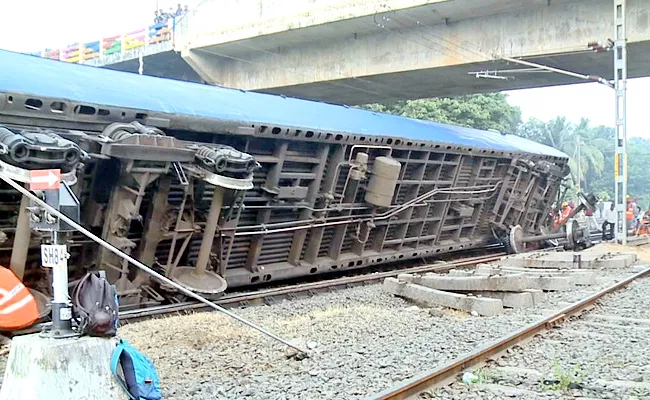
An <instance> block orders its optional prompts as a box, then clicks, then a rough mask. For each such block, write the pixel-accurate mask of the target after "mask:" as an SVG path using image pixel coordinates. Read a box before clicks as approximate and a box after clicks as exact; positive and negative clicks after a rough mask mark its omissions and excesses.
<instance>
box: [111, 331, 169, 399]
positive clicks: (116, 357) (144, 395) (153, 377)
mask: <svg viewBox="0 0 650 400" xmlns="http://www.w3.org/2000/svg"><path fill="white" fill-rule="evenodd" d="M118 366H121V367H122V373H123V374H124V378H122V377H121V376H120V374H119V373H118ZM111 371H113V375H114V376H115V379H117V382H118V383H119V384H120V386H122V389H124V391H126V392H127V393H128V394H129V398H131V400H161V399H162V395H161V393H160V379H159V378H158V373H157V372H156V368H155V367H154V366H153V363H152V362H151V361H150V360H149V359H148V358H147V357H145V356H144V354H142V353H140V352H139V351H138V350H137V349H136V348H135V347H133V346H131V345H130V344H129V343H128V342H127V341H126V340H124V339H120V341H119V343H118V344H117V347H116V348H115V350H114V351H113V357H112V358H111Z"/></svg>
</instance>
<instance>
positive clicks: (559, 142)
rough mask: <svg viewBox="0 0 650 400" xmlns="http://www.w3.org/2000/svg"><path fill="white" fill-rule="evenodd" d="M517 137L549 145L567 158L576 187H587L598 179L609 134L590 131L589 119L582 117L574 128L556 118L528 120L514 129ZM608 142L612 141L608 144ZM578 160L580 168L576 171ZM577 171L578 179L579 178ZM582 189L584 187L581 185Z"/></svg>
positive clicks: (594, 129)
mask: <svg viewBox="0 0 650 400" xmlns="http://www.w3.org/2000/svg"><path fill="white" fill-rule="evenodd" d="M517 134H518V135H519V136H522V137H525V138H527V139H530V140H534V141H536V142H539V143H542V144H545V145H548V146H552V147H554V148H556V149H558V150H561V151H563V152H564V153H566V154H567V155H568V156H569V167H570V168H571V176H572V179H573V182H574V184H575V185H576V186H578V185H577V183H578V182H584V183H585V185H586V186H588V185H589V180H590V179H594V178H598V177H600V176H601V175H602V173H603V168H604V166H605V156H604V154H603V149H605V148H607V145H608V140H607V138H605V137H604V136H605V135H606V134H608V131H607V130H606V129H603V127H598V128H591V127H590V126H589V120H588V119H586V118H583V119H582V120H581V121H580V123H579V124H578V125H577V126H574V125H572V124H571V123H569V122H568V121H567V120H566V118H564V117H557V118H555V119H553V120H551V121H549V122H547V123H544V122H541V121H539V120H536V119H530V120H528V121H527V122H526V123H525V124H521V125H520V126H519V128H518V129H517ZM609 143H611V141H610V142H609ZM578 161H579V162H580V168H578ZM578 171H580V176H578ZM582 188H583V189H585V186H582Z"/></svg>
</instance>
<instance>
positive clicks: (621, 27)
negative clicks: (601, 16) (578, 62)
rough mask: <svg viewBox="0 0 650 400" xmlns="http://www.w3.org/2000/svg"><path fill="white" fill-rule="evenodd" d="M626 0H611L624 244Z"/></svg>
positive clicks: (617, 195) (619, 236)
mask: <svg viewBox="0 0 650 400" xmlns="http://www.w3.org/2000/svg"><path fill="white" fill-rule="evenodd" d="M625 2H626V0H614V89H615V91H616V135H615V137H616V153H615V155H614V163H615V164H614V175H615V181H614V183H615V188H614V201H615V203H616V240H617V241H620V242H621V244H622V245H626V244H627V228H628V226H627V219H626V218H625V209H626V207H627V203H626V200H627V132H626V128H627V125H626V110H625V108H626V84H627V47H626V42H627V38H626V32H625V29H626V26H625Z"/></svg>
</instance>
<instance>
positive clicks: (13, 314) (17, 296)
mask: <svg viewBox="0 0 650 400" xmlns="http://www.w3.org/2000/svg"><path fill="white" fill-rule="evenodd" d="M38 318H39V313H38V304H37V303H36V299H35V298H34V296H32V294H31V293H30V292H29V290H28V289H27V288H26V287H25V285H24V284H23V283H22V282H21V281H20V279H18V277H17V276H16V275H15V274H14V273H13V272H12V271H11V270H10V269H9V268H4V267H0V329H2V330H14V329H22V328H25V327H28V326H30V325H32V324H33V323H34V322H36V320H38Z"/></svg>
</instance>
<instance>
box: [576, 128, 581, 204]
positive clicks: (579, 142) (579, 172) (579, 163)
mask: <svg viewBox="0 0 650 400" xmlns="http://www.w3.org/2000/svg"><path fill="white" fill-rule="evenodd" d="M576 139H577V140H578V162H577V163H576V164H578V193H582V156H581V154H580V145H582V138H580V136H577V138H576Z"/></svg>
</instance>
